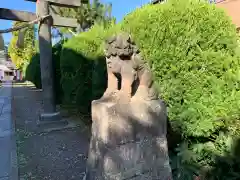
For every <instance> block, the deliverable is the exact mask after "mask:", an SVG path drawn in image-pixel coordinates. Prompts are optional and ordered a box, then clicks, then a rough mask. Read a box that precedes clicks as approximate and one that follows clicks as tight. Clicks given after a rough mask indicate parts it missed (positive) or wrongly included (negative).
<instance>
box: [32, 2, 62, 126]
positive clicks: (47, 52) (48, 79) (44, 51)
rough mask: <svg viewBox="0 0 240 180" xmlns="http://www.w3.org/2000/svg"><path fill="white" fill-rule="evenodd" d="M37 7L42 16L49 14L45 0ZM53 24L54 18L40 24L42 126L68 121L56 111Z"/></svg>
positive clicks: (37, 4)
mask: <svg viewBox="0 0 240 180" xmlns="http://www.w3.org/2000/svg"><path fill="white" fill-rule="evenodd" d="M36 8H37V9H36V12H37V15H39V16H40V17H43V16H46V15H48V14H49V4H48V2H47V1H45V0H37V3H36ZM51 25H52V20H51V19H50V18H48V19H46V20H45V21H44V22H43V23H42V24H41V25H40V26H39V50H40V67H41V81H42V99H43V113H42V114H40V118H39V121H38V125H40V126H41V125H46V124H56V123H60V122H61V123H62V122H64V123H66V121H62V120H61V117H60V113H59V112H57V111H56V104H55V92H54V91H55V90H54V79H53V77H54V73H53V60H52V37H51Z"/></svg>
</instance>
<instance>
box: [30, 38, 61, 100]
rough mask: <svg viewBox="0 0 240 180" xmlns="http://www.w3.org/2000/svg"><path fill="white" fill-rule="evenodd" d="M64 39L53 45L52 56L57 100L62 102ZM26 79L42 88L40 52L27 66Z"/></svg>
mask: <svg viewBox="0 0 240 180" xmlns="http://www.w3.org/2000/svg"><path fill="white" fill-rule="evenodd" d="M63 43H64V41H60V42H59V43H57V44H56V45H54V46H53V49H52V54H53V56H52V58H53V73H54V83H55V84H54V85H55V87H54V88H55V95H56V96H55V100H56V103H57V104H59V103H61V99H62V97H61V96H62V88H61V85H60V79H61V72H60V55H61V50H62V44H63ZM25 80H28V81H30V82H32V83H33V84H34V85H35V86H36V88H38V89H41V88H42V84H41V71H40V55H39V52H37V53H36V54H34V55H33V57H32V58H31V61H30V63H29V64H28V65H27V67H26V72H25Z"/></svg>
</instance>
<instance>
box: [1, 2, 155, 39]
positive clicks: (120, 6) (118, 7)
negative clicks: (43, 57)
mask: <svg viewBox="0 0 240 180" xmlns="http://www.w3.org/2000/svg"><path fill="white" fill-rule="evenodd" d="M0 1H1V3H0V7H1V8H8V9H16V10H23V11H29V12H35V3H32V2H27V1H25V0H0ZM101 1H102V2H103V3H108V2H111V3H112V4H113V12H112V14H113V16H115V17H116V18H117V20H118V21H119V20H121V19H122V18H123V16H124V15H126V14H127V13H129V12H131V11H132V10H134V9H135V8H137V7H140V6H141V5H143V4H146V3H148V2H150V0H101ZM11 25H12V22H11V21H6V20H0V28H1V29H6V28H10V27H11ZM10 38H11V33H8V34H4V40H5V42H9V40H10Z"/></svg>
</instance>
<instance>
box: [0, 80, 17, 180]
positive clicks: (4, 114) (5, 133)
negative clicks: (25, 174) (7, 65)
mask: <svg viewBox="0 0 240 180" xmlns="http://www.w3.org/2000/svg"><path fill="white" fill-rule="evenodd" d="M11 113H12V83H11V82H5V83H3V84H2V87H1V88H0V143H2V144H3V146H0V152H1V153H2V154H0V157H1V156H2V158H0V159H1V161H0V167H1V168H0V180H18V179H19V178H18V163H17V145H16V134H15V132H16V131H15V122H14V121H13V119H12V114H11Z"/></svg>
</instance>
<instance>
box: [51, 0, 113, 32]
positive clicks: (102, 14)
mask: <svg viewBox="0 0 240 180" xmlns="http://www.w3.org/2000/svg"><path fill="white" fill-rule="evenodd" d="M54 10H55V13H56V14H59V15H60V16H63V17H71V18H76V19H77V21H78V23H79V27H78V28H57V29H58V31H56V32H55V33H56V34H55V35H59V36H61V37H63V35H64V34H68V33H70V34H74V35H75V33H79V32H83V31H86V30H88V29H89V28H90V27H91V26H92V25H94V24H100V25H103V26H105V27H106V26H108V25H109V23H112V22H115V21H116V20H115V18H114V17H112V4H103V3H101V2H100V1H99V0H93V1H92V3H90V2H88V3H86V4H82V5H81V7H79V8H67V7H58V8H54Z"/></svg>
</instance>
